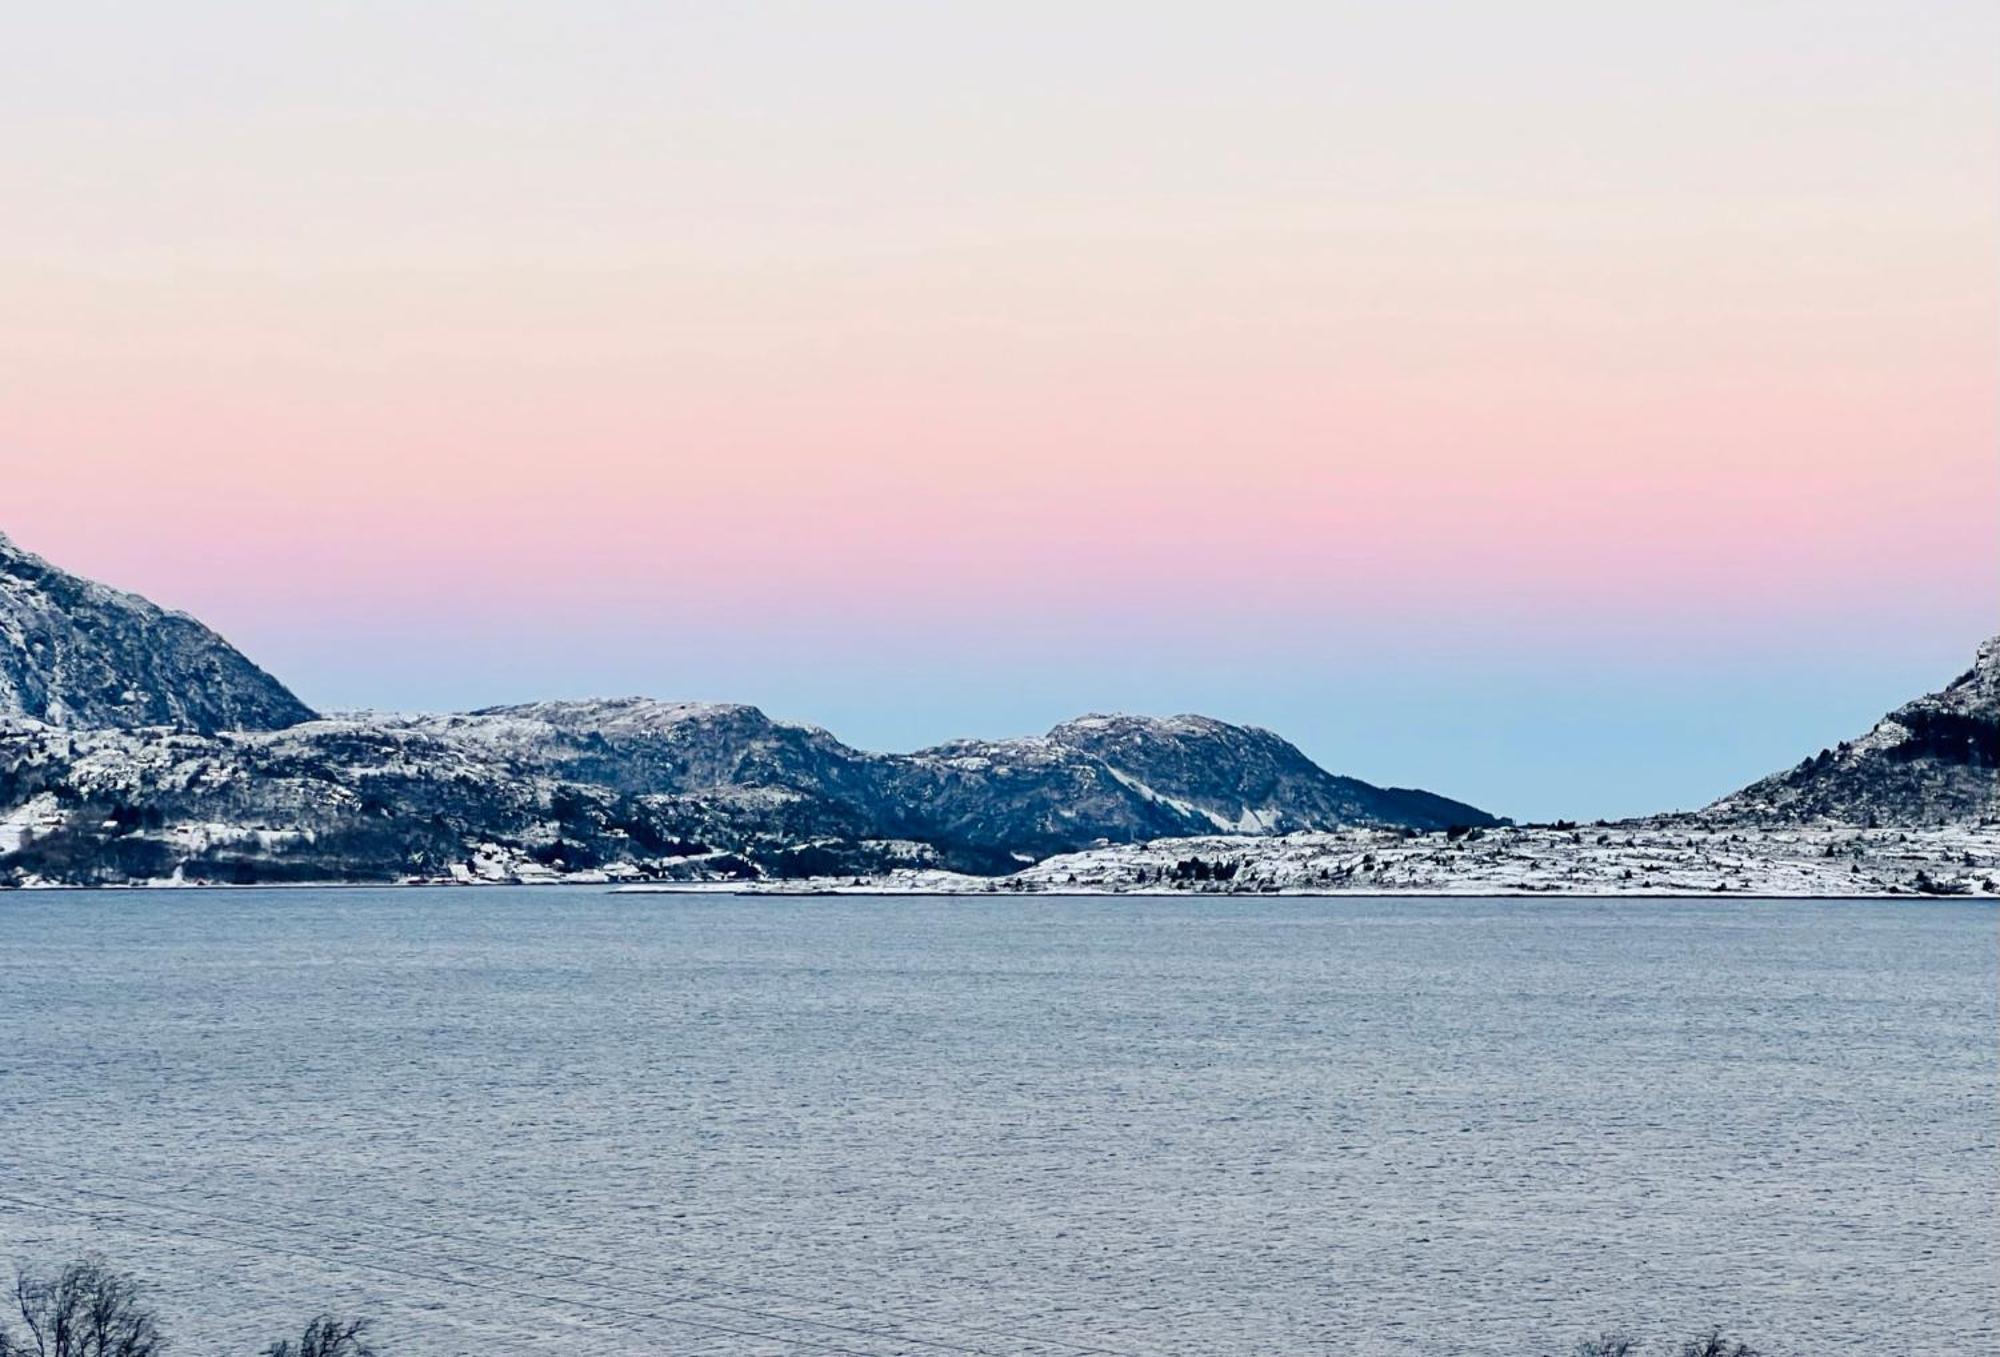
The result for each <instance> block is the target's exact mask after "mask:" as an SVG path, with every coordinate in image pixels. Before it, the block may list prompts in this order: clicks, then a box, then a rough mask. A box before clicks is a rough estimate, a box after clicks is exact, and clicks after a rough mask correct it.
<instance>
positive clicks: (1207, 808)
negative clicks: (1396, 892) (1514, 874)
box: [1049, 715, 1498, 834]
mask: <svg viewBox="0 0 2000 1357" xmlns="http://www.w3.org/2000/svg"><path fill="white" fill-rule="evenodd" d="M1049 739H1050V740H1051V741H1053V742H1054V743H1056V744H1058V745H1061V746H1062V747H1064V748H1067V749H1073V750H1076V751H1078V752H1080V753H1083V754H1087V755H1089V756H1090V757H1092V758H1094V759H1097V760H1099V761H1100V762H1102V763H1103V764H1104V765H1105V766H1106V767H1107V768H1109V769H1110V770H1111V771H1112V773H1113V775H1114V776H1116V777H1117V778H1119V779H1120V780H1121V781H1122V782H1124V783H1125V784H1126V785H1128V786H1130V787H1133V788H1135V789H1137V790H1139V791H1140V792H1141V793H1142V794H1144V795H1147V796H1149V797H1151V798H1154V799H1157V800H1160V801H1163V802H1166V803H1168V804H1170V805H1173V806H1175V807H1177V808H1184V809H1191V810H1192V811H1193V812H1194V813H1195V815H1196V816H1197V817H1198V818H1199V819H1200V820H1202V821H1205V822H1206V823H1203V824H1201V826H1200V829H1199V830H1198V831H1196V832H1199V833H1204V834H1207V833H1213V832H1215V831H1216V830H1222V831H1224V832H1227V833H1235V834H1289V833H1293V832H1296V831H1300V830H1313V829H1331V828H1336V827H1343V826H1389V827H1398V828H1407V829H1444V828H1447V827H1449V826H1451V825H1491V824H1496V823H1498V821H1497V820H1496V819H1495V817H1493V816H1492V815H1489V814H1487V813H1486V812H1485V811H1483V810H1479V809H1477V808H1476V807H1473V806H1468V805H1466V804H1465V803H1464V802H1462V801H1453V800H1450V799H1448V798H1446V797H1442V796H1436V795H1433V794H1432V793H1430V792H1419V791H1406V790H1404V789H1402V788H1396V787H1376V786H1373V785H1371V784H1369V783H1366V782H1363V781H1361V780H1360V779H1359V778H1352V777H1340V776H1337V775H1335V774H1333V773H1329V772H1327V771H1326V770H1325V769H1324V768H1321V767H1320V766H1319V765H1318V764H1316V763H1314V762H1313V761H1312V760H1311V759H1309V758H1307V757H1306V756H1305V755H1304V754H1303V753H1301V752H1300V750H1299V749H1298V747H1297V746H1295V745H1293V744H1292V743H1291V742H1290V741H1288V740H1284V739H1281V738H1279V737H1278V736H1276V735H1274V734H1272V733H1271V732H1270V731H1268V730H1262V729H1259V728H1258V727H1256V726H1233V725H1229V724H1228V723H1226V722H1222V721H1217V720H1214V719H1212V718H1210V717H1206V716H1173V717H1166V718H1158V717H1145V716H1103V715H1091V716H1082V717H1078V718H1077V719H1076V720H1074V721H1066V722H1064V723H1063V724H1062V725H1059V726H1057V727H1056V728H1055V729H1054V730H1052V731H1050V732H1049Z"/></svg>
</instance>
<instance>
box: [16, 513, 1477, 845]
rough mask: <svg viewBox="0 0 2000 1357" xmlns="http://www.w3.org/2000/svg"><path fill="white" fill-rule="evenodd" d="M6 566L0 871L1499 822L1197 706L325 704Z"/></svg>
mask: <svg viewBox="0 0 2000 1357" xmlns="http://www.w3.org/2000/svg"><path fill="white" fill-rule="evenodd" d="M0 540H4V539H0ZM0 572H3V573H0V585H3V586H4V592H0V640H4V642H5V650H4V652H0V881H4V880H9V879H12V880H17V881H18V880H49V881H100V880H102V881H120V880H144V879H153V878H157V877H164V876H173V875H175V874H179V875H180V876H181V877H183V878H187V879H201V880H237V881H254V880H381V879H393V878H397V877H402V876H409V875H418V876H442V875H450V874H459V875H468V874H469V875H473V876H483V877H506V876H516V875H523V874H530V875H532V874H537V873H548V872H556V873H570V872H575V871H578V870H616V871H629V872H636V873H642V874H647V875H654V874H666V875H675V874H682V875H732V874H734V875H766V874H768V875H779V876H796V875H807V874H828V873H843V874H845V873H856V872H869V871H876V870H880V869H882V868H884V867H893V866H945V867H952V868H956V869H959V870H962V871H974V872H986V873H994V872H1004V871H1009V870H1012V869H1014V868H1017V867H1019V866H1021V865H1022V864H1023V863H1026V862H1032V861H1036V860H1038V859H1040V858H1043V857H1046V856H1049V855H1050V854H1054V853H1062V852H1068V851H1072V850H1075V849H1078V848H1082V847H1086V846H1088V845H1090V844H1093V843H1096V842H1099V841H1109V842H1113V843H1128V842H1133V841H1136V840H1142V839H1151V838H1160V837H1169V836H1179V835H1187V834H1195V833H1214V832H1216V831H1218V830H1226V831H1230V832H1238V833H1247V834H1258V835H1272V834H1282V833H1287V832H1291V831H1294V830H1323V829H1335V828H1341V827H1346V826H1370V827H1380V828H1407V829H1427V828H1440V827H1444V826H1447V825H1490V824H1493V823H1496V821H1495V820H1494V817H1492V816H1491V815H1488V814H1487V813H1486V812H1484V811H1481V810H1478V809H1476V808H1475V807H1472V806H1468V805H1465V804H1463V803H1461V802H1456V801H1451V800H1448V799H1446V798H1443V797H1439V796H1435V795H1432V794H1430V793H1427V792H1415V791H1405V790H1400V789H1385V788H1380V787H1374V786H1371V785H1370V784H1368V783H1365V782H1361V781H1359V780H1357V779H1354V778H1347V777H1340V776H1336V775H1334V774H1332V773H1329V772H1327V771H1326V770H1324V769H1322V768H1320V767H1319V766H1318V765H1316V764H1314V763H1313V762H1312V761H1311V760H1310V759H1308V758H1306V756H1305V755H1304V754H1302V753H1301V752H1300V751H1299V750H1298V749H1296V748H1294V747H1293V746H1292V745H1290V744H1288V743H1286V742H1285V741H1284V740H1282V739H1280V738H1278V737H1277V736H1276V735H1273V734H1271V733H1270V732H1269V731H1264V730H1258V729H1255V728H1252V727H1245V726H1235V725H1230V724H1228V723H1226V722H1222V721H1216V720H1212V719H1210V718H1207V717H1199V716H1179V717H1172V718H1168V719H1153V718H1147V717H1132V716H1088V717H1083V718H1079V719H1078V720H1075V721H1070V722H1066V723H1064V724H1063V725H1060V726H1057V727H1056V728H1055V729H1054V730H1052V731H1050V732H1049V733H1048V734H1047V735H1045V736H1036V737H1030V738H1025V739H1016V740H996V741H958V742H954V743H951V744H947V745H942V746H939V747H937V748H934V749H926V750H920V751H918V752H916V753H914V754H875V753H868V752H865V751H862V750H858V749H854V748H852V747H850V746H848V745H846V744H843V743H842V742H841V741H839V740H838V739H835V738H834V737H833V736H832V735H830V734H828V733H827V732H826V731H824V730H821V729H818V728H817V727H813V726H807V725H802V724H798V723H795V722H788V721H780V720H774V719H773V718H771V717H769V716H767V715H765V714H764V713H763V712H761V711H759V710H757V709H756V708H755V707H748V706H741V705H734V704H722V703H690V702H667V701H659V700H656V699H651V698H617V699H602V700H590V701H563V702H536V703H527V704H522V705H517V706H507V707H494V708H488V709H485V710H481V711H475V712H465V713H453V714H440V715H390V714H378V713H367V712H363V713H351V714H345V715H341V716H338V717H331V718H324V719H322V718H317V717H315V716H314V714H313V713H312V712H311V711H310V710H308V709H307V708H306V707H305V706H304V705H303V704H302V703H300V702H299V701H298V700H297V699H296V698H294V697H293V696H292V695H291V694H290V693H289V692H287V691H286V690H285V689H284V687H283V686H282V685H280V684H279V683H278V682H277V681H276V680H274V679H272V678H271V677H270V676H269V675H267V674H265V673H264V672H263V671H262V670H260V669H258V668H257V667H256V666H255V665H253V664H251V663H250V662H249V661H248V660H247V659H245V658H244V657H243V656H242V655H240V654H238V653H237V652H236V651H235V650H234V649H232V648H230V647H229V646H228V644H227V643H226V642H224V641H223V640H222V639H221V638H220V637H218V636H216V635H215V634H214V633H213V632H211V631H209V630H208V629H207V628H205V627H203V626H202V625H201V624H200V623H198V622H196V621H195V620H194V619H192V618H189V617H186V616H184V615H181V614H177V613H166V612H162V611H161V610H160V609H158V608H156V607H154V606H153V605H152V604H151V603H148V602H147V601H146V600H144V599H142V598H139V597H137V596H135V595H131V594H123V593H118V592H116V591H114V590H110V589H106V588H104V587H103V586H101V585H97V584H92V583H90V582H88V581H85V580H81V579H78V578H77V577H75V576H72V575H68V574H65V573H64V572H62V571H59V570H57V569H55V568H54V567H52V566H50V565H49V564H48V563H47V562H45V561H42V560H41V559H40V558H38V557H34V556H30V555H27V554H26V553H23V552H19V551H17V550H15V549H14V548H13V547H12V546H11V544H9V545H7V547H6V550H5V554H4V555H0ZM10 717H11V718H12V719H11V720H10V719H5V718H10Z"/></svg>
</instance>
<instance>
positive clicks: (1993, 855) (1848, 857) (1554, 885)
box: [618, 820, 2000, 897]
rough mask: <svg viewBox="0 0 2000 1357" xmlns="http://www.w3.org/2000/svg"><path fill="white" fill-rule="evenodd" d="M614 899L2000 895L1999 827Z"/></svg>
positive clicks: (1472, 843) (1098, 870) (1349, 840)
mask: <svg viewBox="0 0 2000 1357" xmlns="http://www.w3.org/2000/svg"><path fill="white" fill-rule="evenodd" d="M618 889H620V890H624V891H675V890H691V889H692V890H704V889H705V890H717V889H727V890H730V891H738V892H743V891H750V892H760V893H762V892H778V893H790V892H806V893H820V892H827V891H865V892H888V893H899V894H900V893H909V894H952V895H962V894H985V893H994V892H1002V893H1004V892H1027V891H1033V892H1044V891H1046V892H1058V893H1062V894H1074V893H1077V892H1109V893H1122V892H1146V893H1167V892H1207V893H1243V892H1252V893H1271V892H1279V893H1290V894H1307V895H1383V894H1392V893H1399V892H1400V893H1410V894H1422V895H1495V894H1510V893H1521V894H1546V893H1562V894H1572V895H1715V894H1725V893H1726V894H1747V895H1764V896H1802V897H1822V896H1895V895H2000V825H1992V824H1987V825H1957V826H1949V827H1940V828H1936V829H1864V828H1857V827H1854V826H1819V827H1799V828H1787V829H1743V828H1719V827H1714V826H1708V825H1703V824H1701V823H1700V822H1697V821H1674V820H1657V821H1647V822H1633V823H1626V824H1616V825H1598V826H1578V827H1576V828H1568V827H1562V828H1548V827H1513V826H1509V827H1506V828H1498V829H1484V830H1481V829H1473V830H1469V831H1466V832H1463V833H1460V832H1456V831H1453V832H1435V833H1428V834H1405V833H1400V832H1397V831H1393V830H1348V831H1344V832H1340V833H1330V834H1291V835H1286V836H1284V837H1282V838H1246V837H1239V836H1233V835H1218V836H1214V837H1206V838H1191V839H1158V840H1154V841H1153V842H1150V843H1139V844H1121V845H1113V846H1107V847H1102V848H1094V849H1090V850H1087V851H1085V852H1081V853H1069V854H1065V855H1063V856H1061V857H1054V858H1050V859H1048V860H1047V861H1044V862H1041V863H1037V864H1036V865H1035V866H1033V867H1029V868H1027V869H1025V870H1023V871H1021V872H1018V873H1016V874H1014V875H1012V876H1006V877H998V878H994V877H976V876H962V875H959V874H956V873H952V872H897V873H892V874H889V875H884V876H879V877H855V878H837V879H836V878H808V879H804V880H786V881H777V880H772V881H740V882H718V883H713V884H708V885H698V884H690V883H671V884H670V883H634V884H629V885H625V886H621V887H618Z"/></svg>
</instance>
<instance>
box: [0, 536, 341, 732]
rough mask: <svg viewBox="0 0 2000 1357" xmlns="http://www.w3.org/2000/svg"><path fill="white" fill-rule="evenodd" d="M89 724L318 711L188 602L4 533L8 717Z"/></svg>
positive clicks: (2, 608)
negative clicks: (82, 570) (168, 607)
mask: <svg viewBox="0 0 2000 1357" xmlns="http://www.w3.org/2000/svg"><path fill="white" fill-rule="evenodd" d="M6 716H23V717H29V718H32V719H34V720H37V721H41V722H45V723H47V724H49V725H56V726H73V727H79V728H92V727H119V728H125V729H130V728H134V727H140V726H179V727H184V728H186V729H189V730H198V731H217V730H271V729H276V728H278V727H282V726H289V725H294V724H296V723H297V722H300V721H306V720H310V719H311V718H312V712H311V710H310V709H309V708H307V707H306V705H305V704H304V703H303V702H300V701H299V700H298V699H297V698H296V697H294V696H292V694H291V693H290V692H289V691H287V689H286V688H285V686H284V685H283V684H281V683H279V682H278V681H277V680H276V679H274V678H272V677H271V676H270V675H269V674H267V673H265V672H264V671H263V670H261V669H259V668H258V667H257V666H256V665H254V664H252V663H251V662H250V661H249V660H247V659H245V658H244V657H243V655H242V654H241V653H240V652H238V651H237V650H236V649H235V648H234V647H233V646H231V645H230V644H229V643H228V642H227V641H225V640H223V639H222V638H221V637H220V636H218V635H216V634H215V633H214V632H212V631H210V630H209V629H208V628H207V627H205V626H203V625H202V624H201V623H199V622H197V621H195V620H194V619H193V618H192V617H189V616H188V615H187V614H186V613H177V612H167V611H165V610H163V609H161V608H158V607H156V606H154V605H153V604H151V603H149V602H147V601H146V600H145V599H143V598H140V597H139V596H138V595H137V594H127V593H122V592H120V591H119V590H116V589H111V588H107V587H106V586H104V585H102V584H96V583H93V582H92V581H90V580H86V579H82V578H80V577H79V576H76V575H72V574H69V573H68V572H66V571H63V570H58V569H57V568H56V567H54V566H52V565H50V564H49V563H48V562H47V561H45V560H43V559H42V558H41V557H39V556H36V555H33V554H31V553H29V552H26V551H23V550H21V549H20V548H19V547H17V546H15V545H14V544H13V543H12V542H11V541H9V540H8V539H7V538H6V537H5V536H4V535H0V717H6Z"/></svg>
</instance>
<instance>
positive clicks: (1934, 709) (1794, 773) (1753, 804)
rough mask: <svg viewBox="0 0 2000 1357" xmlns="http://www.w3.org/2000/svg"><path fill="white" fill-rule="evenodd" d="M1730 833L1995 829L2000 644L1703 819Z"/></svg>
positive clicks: (1999, 789) (1999, 813)
mask: <svg viewBox="0 0 2000 1357" xmlns="http://www.w3.org/2000/svg"><path fill="white" fill-rule="evenodd" d="M1702 815H1703V817H1704V818H1706V819H1709V820H1712V821H1716V822H1723V823H1732V824H1747V823H1754V824H1812V823H1839V824H1856V825H1935V824H1953V823H1966V822H1978V821H1988V820H1995V819H2000V636H1995V637H1993V638H1991V639H1990V640H1988V641H1986V643H1985V644H1983V645H1981V646H1980V647H1979V651H1978V654H1977V655H1976V656H1975V658H1974V660H1973V664H1972V668H1970V669H1968V670H1967V671H1966V672H1965V673H1963V674H1961V675H1959V676H1958V677H1957V678H1956V679H1954V680H1952V682H1951V683H1949V684H1948V685H1946V686H1945V687H1944V688H1943V689H1941V690H1940V691H1938V692H1935V693H1928V694H1926V695H1924V696H1923V697H1919V698H1917V699H1916V700H1914V701H1912V702H1906V703H1904V704H1903V705H1902V706H1900V707H1898V708H1896V709H1895V710H1894V711H1892V712H1890V713H1889V714H1888V715H1887V716H1884V717H1883V718H1882V719H1881V720H1880V721H1878V722H1876V724H1875V726H1874V727H1873V728H1872V729H1871V730H1869V731H1868V733H1867V734H1865V735H1862V736H1860V737H1859V738H1857V739H1854V740H1849V741H1844V742H1842V743H1841V744H1839V745H1837V746H1834V747H1833V748H1830V749H1822V750H1820V752H1819V753H1818V754H1815V755H1814V756H1812V757H1811V758H1808V759H1805V760H1803V761H1802V762H1800V763H1799V764H1798V765H1797V766H1796V767H1793V768H1788V769H1786V770H1785V771H1784V772H1781V773H1773V774H1772V775H1771V776H1769V777H1766V778H1762V779H1760V780H1758V781H1757V782H1754V783H1752V784H1751V785H1749V786H1748V787H1745V788H1744V789H1743V790H1741V791H1739V792H1735V793H1732V794H1731V795H1729V796H1725V797H1723V798H1722V799H1721V800H1719V801H1717V802H1715V803H1714V804H1713V805H1711V806H1709V807H1707V809H1705V810H1704V811H1703V812H1702Z"/></svg>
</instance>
